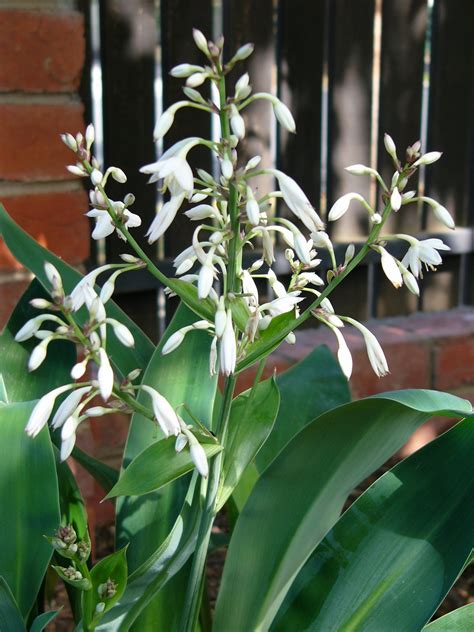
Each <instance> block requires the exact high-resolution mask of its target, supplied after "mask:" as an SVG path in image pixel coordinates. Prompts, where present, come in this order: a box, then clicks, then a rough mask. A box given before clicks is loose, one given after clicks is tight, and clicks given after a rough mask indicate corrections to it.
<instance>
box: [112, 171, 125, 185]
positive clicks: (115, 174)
mask: <svg viewBox="0 0 474 632" xmlns="http://www.w3.org/2000/svg"><path fill="white" fill-rule="evenodd" d="M109 171H110V175H111V176H112V178H113V179H114V180H115V181H116V182H120V183H121V184H124V183H125V182H127V176H126V175H125V172H124V171H122V169H120V168H119V167H110V169H109Z"/></svg>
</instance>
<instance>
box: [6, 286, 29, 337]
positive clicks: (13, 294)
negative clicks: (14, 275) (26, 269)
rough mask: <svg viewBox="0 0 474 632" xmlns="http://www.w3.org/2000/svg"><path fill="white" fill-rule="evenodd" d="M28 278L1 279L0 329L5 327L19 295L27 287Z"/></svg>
mask: <svg viewBox="0 0 474 632" xmlns="http://www.w3.org/2000/svg"><path fill="white" fill-rule="evenodd" d="M29 283H30V281H29V280H28V279H21V280H16V279H12V280H11V281H3V282H2V283H0V296H1V297H2V300H1V301H0V330H1V329H3V327H5V325H6V324H7V322H8V319H9V318H10V315H11V313H12V311H13V309H14V307H15V305H16V304H17V302H18V300H19V298H20V296H21V295H22V294H23V292H24V291H25V290H26V288H27V287H28V285H29Z"/></svg>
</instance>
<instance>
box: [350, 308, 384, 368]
mask: <svg viewBox="0 0 474 632" xmlns="http://www.w3.org/2000/svg"><path fill="white" fill-rule="evenodd" d="M343 319H344V320H345V321H347V322H348V323H350V324H351V325H353V326H354V327H355V328H356V329H358V330H359V331H360V332H361V334H362V335H363V336H364V342H365V346H366V348H367V355H368V357H369V362H370V364H371V366H372V369H373V370H374V373H375V374H376V375H378V377H383V376H384V375H387V373H389V370H388V365H387V360H386V358H385V354H384V352H383V349H382V347H381V346H380V343H379V341H378V340H377V338H376V337H375V336H374V334H373V333H372V332H371V331H369V330H368V329H367V327H364V325H362V324H361V323H359V322H358V321H357V320H354V319H353V318H349V317H348V316H345V317H343Z"/></svg>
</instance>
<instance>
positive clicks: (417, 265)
mask: <svg viewBox="0 0 474 632" xmlns="http://www.w3.org/2000/svg"><path fill="white" fill-rule="evenodd" d="M400 237H401V236H400ZM407 241H408V240H407ZM409 242H410V244H411V245H410V248H409V249H408V251H407V253H406V255H405V256H404V257H403V259H402V265H404V266H405V267H406V268H410V269H411V271H412V272H413V275H414V276H415V277H416V278H418V277H419V276H420V274H421V272H422V264H423V263H424V264H425V265H426V266H427V267H429V268H432V267H434V266H438V265H440V264H441V263H442V259H441V255H440V254H439V252H438V250H451V248H450V247H449V246H447V245H446V244H445V243H444V242H442V241H441V239H437V238H431V239H422V240H418V239H416V238H415V237H410V238H409Z"/></svg>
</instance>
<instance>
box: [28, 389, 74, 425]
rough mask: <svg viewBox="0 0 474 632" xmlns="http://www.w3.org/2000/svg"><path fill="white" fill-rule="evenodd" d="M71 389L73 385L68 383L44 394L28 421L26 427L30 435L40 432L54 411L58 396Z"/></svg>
mask: <svg viewBox="0 0 474 632" xmlns="http://www.w3.org/2000/svg"><path fill="white" fill-rule="evenodd" d="M70 389H71V385H70V384H68V385H66V386H59V387H58V388H55V389H54V390H52V391H50V392H49V393H46V395H43V397H42V398H41V399H40V400H39V401H38V403H37V404H36V405H35V407H34V408H33V410H32V412H31V415H30V418H29V419H28V423H27V425H26V428H25V432H26V434H27V435H29V436H30V437H36V436H37V435H38V434H39V432H40V431H41V430H42V428H43V427H44V426H45V425H46V423H47V422H48V419H49V417H50V415H51V413H52V412H53V408H54V404H55V402H56V398H57V397H59V395H61V394H62V393H65V392H66V391H68V390H70Z"/></svg>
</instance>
